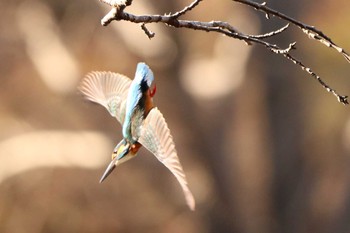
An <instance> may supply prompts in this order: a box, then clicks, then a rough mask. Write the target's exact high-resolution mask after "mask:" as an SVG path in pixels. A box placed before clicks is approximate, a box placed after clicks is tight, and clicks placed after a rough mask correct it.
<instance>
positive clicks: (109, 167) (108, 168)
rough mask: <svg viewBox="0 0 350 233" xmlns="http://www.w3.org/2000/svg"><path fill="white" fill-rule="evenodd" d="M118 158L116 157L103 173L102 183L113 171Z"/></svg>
mask: <svg viewBox="0 0 350 233" xmlns="http://www.w3.org/2000/svg"><path fill="white" fill-rule="evenodd" d="M117 160H118V157H115V158H114V159H113V160H112V161H111V162H110V164H109V165H108V167H107V169H106V171H105V172H104V173H103V175H102V177H101V179H100V183H102V182H103V181H104V180H105V179H106V178H107V176H109V174H111V173H112V171H113V170H114V168H115V167H116V165H115V163H116V162H117Z"/></svg>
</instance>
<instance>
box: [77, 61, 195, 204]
mask: <svg viewBox="0 0 350 233" xmlns="http://www.w3.org/2000/svg"><path fill="white" fill-rule="evenodd" d="M79 90H80V91H81V93H82V94H83V95H84V96H85V98H86V99H88V100H90V101H92V102H95V103H98V104H100V105H102V106H104V107H105V108H106V109H107V110H108V112H109V113H110V114H111V116H113V117H115V118H116V119H117V120H118V121H119V123H120V124H121V125H122V134H123V139H122V140H121V141H120V142H119V143H118V145H117V146H116V147H115V148H114V150H113V153H112V161H111V163H110V164H109V165H108V167H107V169H106V171H105V172H104V174H103V176H102V178H101V180H100V182H102V181H103V180H104V179H106V178H107V176H108V175H109V174H111V172H112V171H113V170H114V168H115V167H116V166H118V165H120V164H121V163H123V162H126V161H128V160H129V159H131V158H134V157H135V156H136V155H137V152H138V151H139V149H140V148H141V147H142V146H143V147H145V148H146V149H147V150H149V151H150V152H151V153H152V154H154V155H155V156H156V158H157V159H158V160H159V161H160V162H161V163H163V164H164V165H165V166H166V167H167V168H168V169H169V170H170V171H171V172H172V174H173V175H174V176H175V177H176V179H177V180H178V182H179V183H180V185H181V187H182V189H183V192H184V195H185V198H186V202H187V205H188V206H189V208H190V209H191V210H194V209H195V200H194V197H193V195H192V193H191V191H190V189H189V188H188V184H187V180H186V176H185V173H184V171H183V169H182V166H181V164H180V161H179V158H178V156H177V152H176V149H175V144H174V141H173V138H172V136H171V134H170V130H169V128H168V125H167V123H166V122H165V119H164V117H163V115H162V113H161V112H160V111H159V110H158V108H157V107H155V106H154V104H153V97H154V95H155V92H156V86H155V84H154V76H153V72H152V70H151V69H150V68H149V67H148V66H147V65H146V64H145V63H138V65H137V68H136V73H135V78H134V79H133V80H131V79H129V78H128V77H126V76H124V75H121V74H117V73H113V72H97V71H95V72H90V73H88V74H87V75H86V76H85V78H84V79H83V80H82V82H81V84H80V86H79Z"/></svg>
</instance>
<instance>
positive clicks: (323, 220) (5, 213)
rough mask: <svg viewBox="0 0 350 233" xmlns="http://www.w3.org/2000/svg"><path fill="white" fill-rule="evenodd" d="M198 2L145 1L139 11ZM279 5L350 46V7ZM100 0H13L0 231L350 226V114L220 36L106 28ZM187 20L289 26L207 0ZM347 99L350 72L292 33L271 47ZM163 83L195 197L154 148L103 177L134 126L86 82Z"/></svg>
mask: <svg viewBox="0 0 350 233" xmlns="http://www.w3.org/2000/svg"><path fill="white" fill-rule="evenodd" d="M189 3H190V1H184V0H181V1H175V0H173V1H170V0H168V1H151V0H147V1H146V0H145V1H141V0H140V1H134V4H133V6H132V7H130V8H128V11H130V12H133V13H138V14H141V13H143V14H145V13H152V14H153V13H158V14H163V13H168V12H175V11H176V10H179V9H181V8H182V7H184V6H185V5H188V4H189ZM268 5H270V6H271V7H273V8H275V9H278V10H281V11H282V12H284V13H286V14H288V15H290V16H292V17H295V18H297V19H299V20H301V21H303V22H306V23H308V24H311V25H315V26H316V27H318V28H319V29H321V30H322V31H323V32H325V33H326V34H327V35H329V36H330V37H331V38H332V39H333V40H334V41H335V42H336V43H338V44H340V45H342V46H343V47H345V49H347V50H348V51H350V45H349V43H348V42H349V41H350V32H349V30H348V26H349V25H350V14H349V12H350V3H349V1H348V0H339V1H336V3H335V2H334V1H332V0H319V1H300V0H299V1H291V0H289V1H278V0H270V1H268ZM107 12H108V7H107V6H106V5H104V4H101V3H99V2H98V1H97V0H89V1H87V0H85V1H83V0H76V1H59V0H47V1H39V0H37V1H35V0H27V1H24V0H11V1H1V2H0V61H1V62H0V81H1V84H0V129H1V130H0V232H1V233H22V232H23V233H31V232H45V233H51V232H91V233H92V232H94V233H95V232H167V233H175V232H176V233H177V232H182V233H186V232H191V233H205V232H213V233H214V232H215V233H216V232H240V233H265V232H266V233H267V232H272V233H280V232H287V233H289V232H290V233H294V232H298V233H306V232H322V233H328V232H329V233H331V232H332V233H334V232H337V233H338V232H344V233H346V232H350V222H349V218H350V172H349V170H350V169H349V167H350V163H349V154H350V111H349V108H348V107H344V106H342V105H341V104H339V103H338V102H337V101H336V99H335V98H334V97H333V96H331V95H330V94H329V93H327V92H325V91H324V90H323V89H322V88H321V87H320V85H318V84H317V82H315V81H314V80H312V79H311V78H310V77H309V76H308V75H307V74H306V73H304V72H302V71H301V70H300V69H299V68H298V67H297V66H295V65H293V64H292V63H291V62H288V61H286V60H284V59H283V58H282V57H280V56H276V55H274V54H271V53H270V52H267V51H266V50H265V49H264V48H262V47H259V46H246V45H245V44H244V43H243V42H240V41H236V40H233V39H229V38H226V37H223V36H221V35H218V34H212V33H204V32H198V31H190V30H186V29H172V28H167V27H165V26H164V25H160V24H155V25H149V29H150V30H152V31H154V32H155V33H156V37H155V38H153V39H152V40H149V39H148V38H147V37H146V36H145V34H144V33H143V32H142V30H141V29H140V27H139V25H136V24H131V23H128V22H113V23H112V24H111V25H109V26H108V27H102V26H101V25H100V19H101V18H102V17H103V16H104V14H106V13H107ZM185 18H187V19H197V20H207V21H210V20H214V19H215V20H224V21H229V22H230V23H232V24H233V25H234V26H236V27H237V28H238V29H240V30H242V31H243V32H246V33H265V32H268V31H270V30H274V29H277V28H279V27H281V26H283V25H284V24H285V23H283V22H280V21H278V20H276V19H271V20H266V19H265V18H264V15H263V14H261V13H258V12H255V11H254V10H252V9H250V8H248V7H244V6H242V5H239V4H237V3H234V2H232V1H228V0H227V1H209V0H208V1H203V2H202V3H201V4H200V5H199V6H198V8H196V10H195V11H193V12H191V13H190V14H188V15H186V17H185ZM270 41H273V42H274V43H278V44H280V45H281V46H283V47H284V46H287V45H288V44H289V43H290V42H293V41H298V43H297V48H298V50H297V51H295V52H294V53H295V54H296V56H298V57H299V58H301V59H302V61H303V62H305V63H306V64H308V65H309V66H310V67H312V68H313V69H314V70H315V71H316V72H318V73H319V74H320V75H321V77H323V78H324V80H325V81H327V82H328V83H329V84H330V85H331V86H332V87H334V88H335V89H336V90H338V91H339V92H340V93H341V94H350V79H349V72H350V65H349V64H348V63H346V61H345V60H344V59H343V58H342V57H341V55H339V54H337V53H336V52H334V51H332V50H330V49H327V48H326V47H325V46H323V45H320V44H318V43H316V42H315V41H311V40H309V39H307V37H306V36H305V35H304V34H303V33H301V32H300V31H298V30H297V29H296V28H295V27H293V26H291V28H290V29H288V30H287V32H286V33H284V34H283V35H280V36H278V37H276V38H274V39H272V40H271V39H270ZM139 61H144V62H146V63H148V64H149V65H150V66H151V68H152V69H153V72H154V74H155V77H156V82H157V95H156V98H155V102H156V104H157V105H158V107H159V108H160V109H161V111H162V112H163V114H164V115H165V117H166V119H167V121H168V124H169V127H170V129H171V130H172V133H173V136H174V140H175V142H176V146H177V150H178V154H179V157H180V159H181V162H182V164H183V166H184V169H185V172H186V174H187V177H188V180H189V185H190V188H191V189H192V191H193V193H194V196H195V198H196V201H197V209H196V211H195V212H191V211H190V210H189V209H188V208H187V206H186V204H185V200H184V197H183V194H182V191H181V188H180V186H179V185H178V183H177V181H176V180H175V178H174V177H173V176H172V175H171V174H170V173H169V172H168V171H167V169H166V168H165V167H164V166H163V165H162V164H160V163H159V162H158V161H157V160H156V159H155V158H154V157H153V156H152V155H151V154H150V153H148V152H147V151H146V150H145V149H143V150H141V152H140V155H139V156H138V157H137V158H136V159H134V160H131V161H130V162H128V163H126V164H123V165H122V166H120V167H118V169H117V170H116V171H115V172H114V173H113V174H112V175H111V176H110V177H109V178H108V179H107V180H106V182H105V183H103V184H99V183H98V180H99V178H100V176H101V175H102V173H103V171H104V169H105V167H106V165H107V164H108V162H109V161H110V154H111V151H112V149H113V148H114V145H115V144H116V143H117V142H119V140H120V139H121V126H120V125H118V123H117V121H116V120H114V119H112V118H111V117H110V116H109V114H108V113H107V111H105V109H103V108H102V107H100V106H97V105H93V104H90V103H88V102H85V101H83V99H82V98H81V96H80V95H79V94H78V93H77V90H76V86H77V84H78V83H79V81H80V80H81V78H82V77H83V76H84V74H86V73H87V72H89V71H91V70H110V71H115V72H119V73H123V74H125V75H128V76H129V77H132V78H133V76H134V72H135V68H136V64H137V62H139Z"/></svg>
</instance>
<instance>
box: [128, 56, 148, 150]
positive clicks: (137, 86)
mask: <svg viewBox="0 0 350 233" xmlns="http://www.w3.org/2000/svg"><path fill="white" fill-rule="evenodd" d="M153 80H154V77H153V72H152V70H151V69H150V68H149V67H148V65H146V64H145V63H142V62H140V63H138V64H137V68H136V73H135V78H134V80H133V81H132V83H131V85H130V89H129V92H128V97H127V100H126V109H125V119H124V123H123V137H124V138H126V139H127V140H128V141H129V142H131V143H133V142H134V139H133V135H132V133H131V127H132V120H133V117H134V115H135V113H136V111H139V110H142V109H144V106H140V104H143V103H142V101H140V100H141V99H142V97H143V96H142V95H143V93H142V92H143V91H146V90H147V89H148V88H149V87H150V86H151V84H152V82H153Z"/></svg>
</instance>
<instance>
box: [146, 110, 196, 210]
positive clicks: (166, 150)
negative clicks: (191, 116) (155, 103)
mask: <svg viewBox="0 0 350 233" xmlns="http://www.w3.org/2000/svg"><path fill="white" fill-rule="evenodd" d="M139 143H141V144H142V145H143V146H144V147H145V148H146V149H148V150H149V151H150V152H152V153H153V154H154V155H155V156H156V157H157V159H158V160H159V161H160V162H162V163H163V164H164V165H165V166H166V167H167V168H168V169H169V170H170V171H171V172H172V173H173V174H174V176H175V177H176V179H177V180H178V182H179V183H180V185H181V187H182V189H183V192H184V194H185V198H186V202H187V205H188V206H189V207H190V209H191V210H194V208H195V200H194V197H193V195H192V193H191V191H190V189H189V188H188V185H187V180H186V176H185V173H184V171H183V169H182V166H181V164H180V161H179V158H178V157H177V153H176V150H175V145H174V141H173V138H172V136H171V134H170V130H169V128H168V125H167V123H166V122H165V119H164V117H163V115H162V113H161V112H160V111H159V110H158V109H157V108H153V109H152V110H151V111H150V112H149V114H148V115H147V117H146V119H145V120H144V123H143V125H142V128H141V131H140V138H139Z"/></svg>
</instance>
